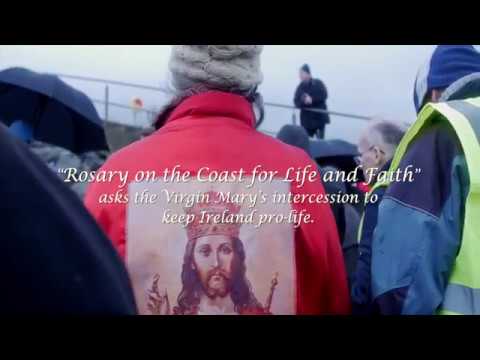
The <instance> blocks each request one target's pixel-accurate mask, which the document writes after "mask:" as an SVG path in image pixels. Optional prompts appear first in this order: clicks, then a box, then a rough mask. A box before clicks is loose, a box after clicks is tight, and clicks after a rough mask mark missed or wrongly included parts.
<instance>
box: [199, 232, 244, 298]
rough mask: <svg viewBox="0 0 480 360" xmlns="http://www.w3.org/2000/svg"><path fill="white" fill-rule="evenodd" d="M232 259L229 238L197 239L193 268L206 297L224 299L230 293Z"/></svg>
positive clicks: (231, 240)
mask: <svg viewBox="0 0 480 360" xmlns="http://www.w3.org/2000/svg"><path fill="white" fill-rule="evenodd" d="M234 258H235V253H234V249H233V239H231V238H230V237H228V236H225V235H209V236H204V237H201V238H199V239H197V242H196V244H195V248H194V250H193V260H194V266H195V269H196V270H197V273H198V275H199V277H200V280H201V282H202V285H203V289H204V291H205V293H206V295H207V296H208V297H210V298H216V297H217V296H219V297H225V296H226V295H227V294H228V293H229V292H230V287H231V286H230V285H231V279H232V270H233V264H234Z"/></svg>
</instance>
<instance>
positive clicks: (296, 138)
mask: <svg viewBox="0 0 480 360" xmlns="http://www.w3.org/2000/svg"><path fill="white" fill-rule="evenodd" d="M277 139H278V140H280V141H282V142H284V143H286V144H288V145H292V146H296V147H298V148H300V149H302V150H304V151H305V152H306V153H307V154H308V155H310V140H309V138H308V134H307V132H306V131H305V129H304V128H303V127H301V126H297V125H285V126H283V127H282V128H281V129H280V131H279V132H278V134H277Z"/></svg>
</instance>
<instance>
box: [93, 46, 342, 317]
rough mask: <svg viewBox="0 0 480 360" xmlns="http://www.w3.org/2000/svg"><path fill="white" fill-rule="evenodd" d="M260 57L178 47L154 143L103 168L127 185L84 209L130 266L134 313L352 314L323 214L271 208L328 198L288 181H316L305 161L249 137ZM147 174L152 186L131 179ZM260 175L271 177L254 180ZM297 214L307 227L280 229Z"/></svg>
mask: <svg viewBox="0 0 480 360" xmlns="http://www.w3.org/2000/svg"><path fill="white" fill-rule="evenodd" d="M261 50H262V47H261V46H258V45H197V46H186V45H179V46H174V47H173V50H172V57H171V60H170V71H171V73H172V81H173V86H174V87H175V88H176V90H178V92H179V96H178V97H177V98H176V99H174V100H173V101H172V102H171V104H170V105H169V106H167V107H166V108H165V110H164V111H163V112H162V113H161V114H160V115H159V117H158V119H157V124H156V125H157V128H158V130H157V131H156V132H155V133H153V134H152V135H150V136H148V137H146V138H144V139H142V140H140V141H138V142H136V143H133V144H131V145H129V146H127V147H126V148H123V149H121V150H120V151H118V152H117V153H115V154H113V155H112V156H111V157H110V158H109V159H108V161H107V162H106V163H105V164H104V166H103V167H102V168H101V169H100V172H114V171H117V172H118V171H122V172H124V173H125V174H127V175H128V176H127V180H126V182H122V181H121V179H120V177H112V181H110V182H102V181H97V182H94V183H92V184H91V185H90V186H89V188H88V190H87V194H86V198H85V204H86V206H87V208H88V209H89V210H90V212H91V213H92V214H93V216H94V217H95V218H96V219H97V221H98V223H99V224H100V225H101V227H102V228H103V230H104V231H105V233H106V234H107V235H108V236H109V237H110V239H111V240H112V242H113V243H114V245H115V247H116V248H117V249H118V251H119V253H120V255H121V256H122V257H123V258H124V259H125V260H126V262H127V267H128V269H129V273H130V276H131V279H132V283H133V287H134V290H135V296H136V301H137V303H138V304H137V305H138V307H139V311H140V312H141V313H145V314H248V315H252V314H348V313H349V312H350V302H349V294H348V287H347V277H346V272H345V269H344V263H343V258H342V252H341V248H340V243H339V239H338V233H337V229H336V225H335V221H334V218H333V215H332V212H331V210H330V207H329V205H328V203H326V202H312V201H307V200H305V201H280V200H278V199H280V198H281V197H282V196H284V197H283V199H284V200H285V199H286V198H287V196H286V195H289V194H291V195H294V196H293V198H296V199H302V198H305V197H302V195H313V196H309V197H306V198H308V199H312V198H318V197H319V196H320V197H321V196H324V195H325V191H324V188H323V185H322V183H321V182H320V181H318V179H316V180H315V181H304V178H303V177H302V176H294V174H299V175H301V174H304V172H303V169H310V170H309V171H310V172H311V171H316V170H315V169H316V168H317V167H316V164H315V163H314V162H313V161H312V160H311V159H310V158H309V157H308V155H307V154H306V153H305V152H304V151H302V150H300V149H297V148H295V147H292V146H289V145H286V144H284V143H282V142H280V141H278V140H276V139H274V138H272V137H270V136H267V135H264V134H262V133H260V132H258V131H257V130H256V115H255V112H254V104H258V101H257V100H258V99H259V97H258V96H257V93H256V89H257V86H258V85H259V84H260V83H261V81H262V74H261V70H260V53H261ZM152 171H153V172H154V173H153V174H154V175H155V177H154V180H152V179H150V180H152V181H144V179H143V178H142V179H140V178H139V177H138V176H137V175H138V174H146V173H147V172H152ZM175 173H177V175H179V174H180V173H181V174H182V175H189V176H190V177H188V176H185V177H183V180H185V181H184V182H181V181H178V180H179V178H181V176H178V177H177V178H176V180H177V182H175V181H172V179H171V178H169V177H168V176H167V175H168V174H169V175H172V177H173V174H175ZM218 174H230V176H231V177H230V178H228V176H227V178H223V180H222V178H221V177H220V178H219V177H218V176H217V177H216V178H215V176H213V175H218ZM232 174H236V175H237V177H236V178H234V177H233V175H232ZM262 174H263V175H266V174H269V175H270V178H269V179H268V180H266V178H264V179H263V180H266V181H261V179H260V178H261V175H262ZM200 175H202V176H200ZM209 176H212V177H210V180H209V181H207V180H208V177H209ZM242 176H243V177H242ZM255 178H256V179H258V180H259V181H258V182H257V183H254V181H253V179H255ZM234 180H236V181H234ZM295 195H298V196H296V197H295ZM110 196H111V198H110V199H109V197H110ZM115 197H116V199H117V200H118V201H110V200H112V199H114V198H115ZM146 199H147V200H146ZM272 199H273V200H272ZM275 199H277V201H275ZM242 201H243V202H242ZM268 214H270V217H269V216H268ZM299 214H302V215H304V217H303V219H304V220H305V221H300V222H296V223H294V222H291V221H284V220H285V219H287V218H288V219H292V218H295V216H296V218H297V219H298V218H299ZM306 214H308V215H309V216H305V215H306ZM278 218H281V219H283V220H282V221H276V220H278ZM219 219H220V220H219Z"/></svg>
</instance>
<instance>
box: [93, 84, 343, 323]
mask: <svg viewBox="0 0 480 360" xmlns="http://www.w3.org/2000/svg"><path fill="white" fill-rule="evenodd" d="M254 123H255V118H254V113H253V111H252V106H251V104H250V103H249V102H248V101H247V100H245V99H244V98H243V97H241V96H237V95H233V94H228V93H223V92H208V93H204V94H200V95H196V96H193V97H190V98H188V99H186V100H185V101H183V102H182V103H181V104H180V105H179V106H178V107H177V108H176V109H175V110H174V111H173V113H172V114H171V115H170V117H169V119H168V120H167V122H166V124H165V125H164V126H163V127H162V128H161V129H160V130H158V131H157V132H156V133H154V134H153V135H151V136H149V137H147V138H145V139H143V140H141V141H138V142H136V143H134V144H131V145H130V146H128V147H126V148H123V149H122V150H120V151H118V152H117V153H115V154H113V155H112V156H111V157H110V158H109V160H108V161H107V162H106V163H105V165H104V166H103V167H102V168H101V169H100V171H102V170H106V171H110V170H111V171H113V170H120V171H126V170H128V171H129V174H130V175H129V179H128V182H131V181H132V180H133V175H134V174H135V173H136V172H137V171H139V170H156V171H158V172H161V171H163V169H166V168H170V169H171V168H173V167H174V166H175V165H177V164H180V165H181V168H182V170H185V169H188V170H190V171H192V172H193V173H195V171H198V169H199V168H200V167H203V166H208V167H209V168H211V169H218V170H228V171H238V170H239V169H240V168H243V169H244V170H245V171H246V173H247V174H249V173H251V172H252V171H253V169H254V168H255V166H257V165H261V166H262V170H276V171H278V172H279V174H278V176H279V177H285V175H286V172H287V169H288V168H290V167H295V168H304V167H305V166H307V165H312V168H313V169H316V165H315V163H314V162H313V161H312V160H311V159H310V158H309V157H308V156H307V154H306V153H305V152H303V151H302V150H300V149H297V148H294V147H292V146H288V145H286V144H283V143H281V142H280V141H278V140H276V139H274V138H272V137H270V136H267V135H264V134H262V133H260V132H258V131H256V130H255V128H254ZM119 183H120V181H119V180H118V178H115V179H114V181H112V182H96V183H92V184H91V185H90V187H89V188H88V191H87V194H86V199H85V204H86V206H87V208H88V209H89V210H90V212H91V213H92V214H93V216H94V217H95V218H96V219H97V221H98V223H99V224H100V225H101V227H102V228H103V229H104V231H105V233H106V234H107V235H108V236H109V237H110V239H111V240H112V241H113V243H114V245H115V246H116V248H117V249H118V251H119V252H120V254H121V256H122V257H125V255H126V242H127V241H128V236H127V232H126V212H127V208H128V206H129V205H126V204H124V203H113V204H100V203H99V201H98V200H99V197H100V196H101V195H102V194H105V193H109V194H114V193H115V192H116V191H117V189H118V188H117V186H118V185H119ZM290 191H291V192H292V193H294V194H296V193H299V194H311V193H313V194H325V191H324V188H323V185H322V184H321V182H320V181H315V182H306V183H305V185H304V186H303V187H301V188H298V187H297V186H295V183H294V182H293V183H291V185H290ZM126 192H127V190H126V187H125V188H123V192H122V193H126ZM291 206H292V208H293V209H295V210H298V211H301V210H302V209H305V210H306V211H307V212H308V213H309V214H310V215H311V217H312V219H313V221H314V223H311V224H305V223H302V224H301V226H300V227H298V228H297V229H295V230H294V229H293V225H292V234H293V236H294V242H293V244H294V245H293V246H294V250H293V252H292V253H294V254H295V255H294V257H295V258H294V259H292V263H293V264H294V265H292V266H294V268H295V269H296V273H295V274H294V278H295V291H294V292H293V293H296V299H295V307H296V313H297V314H347V313H349V311H350V303H349V294H348V288H347V278H346V272H345V269H344V262H343V257H342V252H341V248H340V243H339V239H338V233H337V229H336V226H335V222H334V218H333V215H332V212H331V210H330V207H329V205H328V204H309V203H301V204H298V203H297V204H292V205H291ZM265 260H268V259H265ZM170 297H172V296H170Z"/></svg>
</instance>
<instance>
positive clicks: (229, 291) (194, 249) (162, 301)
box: [148, 191, 277, 315]
mask: <svg viewBox="0 0 480 360" xmlns="http://www.w3.org/2000/svg"><path fill="white" fill-rule="evenodd" d="M208 195H209V196H208V197H205V199H207V200H206V201H202V202H197V203H196V204H195V205H193V206H192V207H191V208H187V209H186V212H187V213H188V214H189V215H193V216H194V221H193V222H192V223H190V224H189V225H188V226H187V228H186V231H187V236H188V242H187V244H186V247H185V254H184V258H183V265H182V273H181V281H182V290H181V292H180V294H179V295H178V297H177V299H176V300H177V304H176V305H175V306H174V307H173V309H172V310H171V309H170V299H169V298H168V294H164V295H160V293H159V291H158V285H157V284H158V280H159V278H160V275H158V274H157V275H156V276H155V277H154V279H153V282H152V288H151V289H150V291H149V295H148V296H149V303H148V308H149V310H150V312H151V313H152V314H170V313H173V314H175V315H197V314H198V315H201V314H208V315H212V314H230V315H233V314H268V313H269V309H268V307H269V306H268V305H267V306H266V307H264V306H263V305H262V304H261V303H260V302H259V301H258V300H257V298H256V297H255V294H254V293H253V290H252V285H251V283H250V282H249V280H248V278H247V276H246V262H245V249H244V246H243V243H242V241H241V240H240V238H239V233H240V227H241V224H239V223H218V222H216V221H215V220H213V219H214V218H215V217H214V216H211V217H205V216H202V214H203V215H204V214H211V215H217V214H221V213H224V212H225V211H227V212H228V213H229V214H238V212H239V210H240V206H239V205H236V204H235V203H232V202H227V201H224V200H222V199H221V196H220V193H218V192H213V191H210V192H209V193H208ZM205 218H207V219H208V220H207V221H204V220H203V219H205ZM276 284H277V280H276V278H275V279H274V281H272V292H271V295H270V296H269V297H270V298H271V297H272V296H273V291H274V287H275V286H276ZM268 302H270V303H271V299H270V300H267V303H268Z"/></svg>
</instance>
